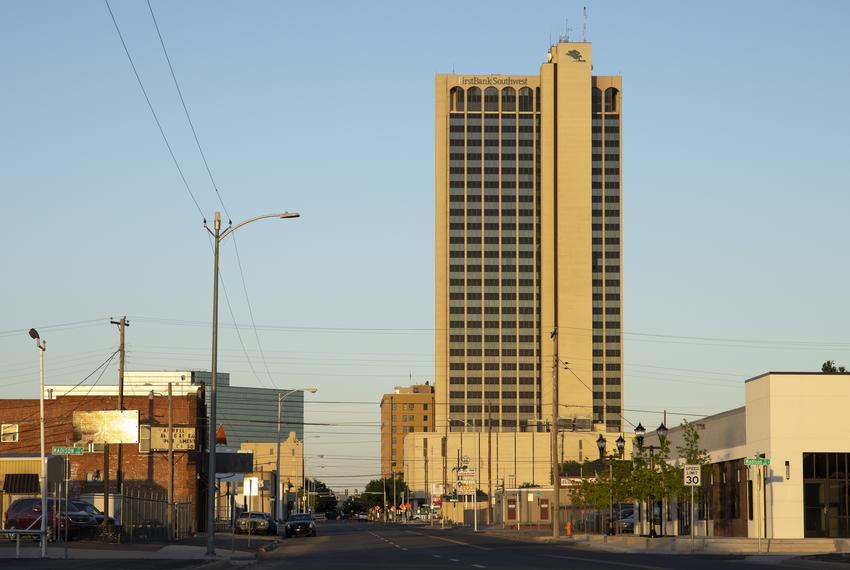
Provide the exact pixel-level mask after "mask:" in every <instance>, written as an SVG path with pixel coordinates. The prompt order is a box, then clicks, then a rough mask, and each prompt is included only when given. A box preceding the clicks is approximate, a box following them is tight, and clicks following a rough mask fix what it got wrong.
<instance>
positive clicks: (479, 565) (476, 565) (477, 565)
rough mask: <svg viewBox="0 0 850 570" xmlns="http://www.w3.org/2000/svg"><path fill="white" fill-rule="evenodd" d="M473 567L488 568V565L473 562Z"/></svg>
mask: <svg viewBox="0 0 850 570" xmlns="http://www.w3.org/2000/svg"><path fill="white" fill-rule="evenodd" d="M472 567H473V568H487V567H486V566H482V565H481V564H473V565H472Z"/></svg>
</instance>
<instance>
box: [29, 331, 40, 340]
mask: <svg viewBox="0 0 850 570" xmlns="http://www.w3.org/2000/svg"><path fill="white" fill-rule="evenodd" d="M30 338H31V339H33V340H38V339H39V338H40V337H39V336H38V331H37V330H35V329H30Z"/></svg>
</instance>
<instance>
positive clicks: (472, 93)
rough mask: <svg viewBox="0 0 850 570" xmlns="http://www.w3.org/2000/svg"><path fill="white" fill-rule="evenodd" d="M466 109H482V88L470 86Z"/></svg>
mask: <svg viewBox="0 0 850 570" xmlns="http://www.w3.org/2000/svg"><path fill="white" fill-rule="evenodd" d="M466 109H467V110H468V111H480V110H481V89H479V88H478V87H470V88H469V90H468V91H467V92H466Z"/></svg>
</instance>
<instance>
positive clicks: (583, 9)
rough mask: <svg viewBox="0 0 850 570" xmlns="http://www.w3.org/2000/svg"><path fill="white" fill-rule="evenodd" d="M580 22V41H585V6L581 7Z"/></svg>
mask: <svg viewBox="0 0 850 570" xmlns="http://www.w3.org/2000/svg"><path fill="white" fill-rule="evenodd" d="M581 15H582V23H581V41H582V43H587V6H582V8H581Z"/></svg>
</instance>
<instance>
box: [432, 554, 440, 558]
mask: <svg viewBox="0 0 850 570" xmlns="http://www.w3.org/2000/svg"><path fill="white" fill-rule="evenodd" d="M431 556H433V557H434V558H439V557H440V555H439V554H432V555H431Z"/></svg>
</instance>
